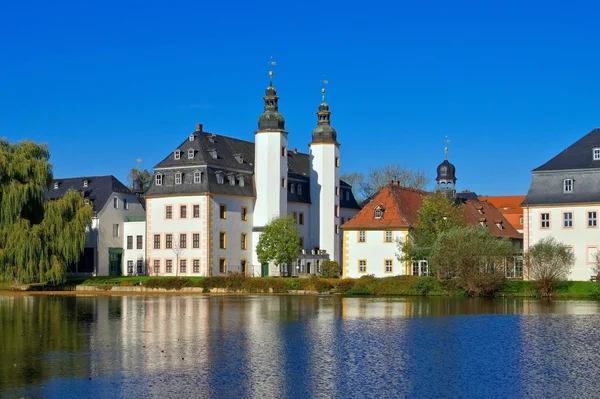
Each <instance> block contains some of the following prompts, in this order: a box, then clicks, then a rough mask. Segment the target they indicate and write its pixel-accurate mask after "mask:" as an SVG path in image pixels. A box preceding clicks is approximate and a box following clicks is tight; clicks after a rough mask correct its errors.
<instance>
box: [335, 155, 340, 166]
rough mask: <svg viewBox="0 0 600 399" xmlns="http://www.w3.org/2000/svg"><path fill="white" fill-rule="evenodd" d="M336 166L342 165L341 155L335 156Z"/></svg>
mask: <svg viewBox="0 0 600 399" xmlns="http://www.w3.org/2000/svg"><path fill="white" fill-rule="evenodd" d="M335 167H336V168H339V167H340V158H339V157H335Z"/></svg>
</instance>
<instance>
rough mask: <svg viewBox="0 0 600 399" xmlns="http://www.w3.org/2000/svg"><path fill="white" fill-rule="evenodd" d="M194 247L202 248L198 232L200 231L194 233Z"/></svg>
mask: <svg viewBox="0 0 600 399" xmlns="http://www.w3.org/2000/svg"><path fill="white" fill-rule="evenodd" d="M192 247H193V248H200V234H198V233H194V234H192Z"/></svg>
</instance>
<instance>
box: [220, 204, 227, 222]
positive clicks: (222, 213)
mask: <svg viewBox="0 0 600 399" xmlns="http://www.w3.org/2000/svg"><path fill="white" fill-rule="evenodd" d="M219 217H220V218H221V219H227V205H225V204H221V205H219Z"/></svg>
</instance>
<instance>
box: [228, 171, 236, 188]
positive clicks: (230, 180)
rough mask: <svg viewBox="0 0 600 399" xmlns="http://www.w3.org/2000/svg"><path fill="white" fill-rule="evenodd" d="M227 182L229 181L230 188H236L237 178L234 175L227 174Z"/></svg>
mask: <svg viewBox="0 0 600 399" xmlns="http://www.w3.org/2000/svg"><path fill="white" fill-rule="evenodd" d="M227 180H228V181H229V185H230V186H235V176H234V175H233V173H228V174H227Z"/></svg>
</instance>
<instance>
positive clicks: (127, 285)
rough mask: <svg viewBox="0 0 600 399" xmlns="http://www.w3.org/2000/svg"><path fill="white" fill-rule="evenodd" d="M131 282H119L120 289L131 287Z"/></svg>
mask: <svg viewBox="0 0 600 399" xmlns="http://www.w3.org/2000/svg"><path fill="white" fill-rule="evenodd" d="M133 285H134V284H133V281H129V280H125V281H122V282H121V287H133Z"/></svg>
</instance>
